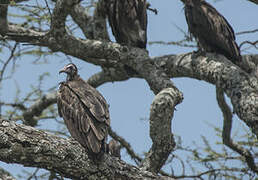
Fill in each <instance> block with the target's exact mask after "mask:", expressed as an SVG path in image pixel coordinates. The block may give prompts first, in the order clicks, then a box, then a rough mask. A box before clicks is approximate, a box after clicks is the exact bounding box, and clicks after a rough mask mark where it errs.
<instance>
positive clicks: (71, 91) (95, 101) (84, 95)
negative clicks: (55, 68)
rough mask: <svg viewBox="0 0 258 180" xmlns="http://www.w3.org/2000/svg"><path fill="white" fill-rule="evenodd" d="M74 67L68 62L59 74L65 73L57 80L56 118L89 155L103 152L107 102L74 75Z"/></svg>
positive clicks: (107, 112) (107, 115) (108, 122)
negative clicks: (60, 79) (60, 119)
mask: <svg viewBox="0 0 258 180" xmlns="http://www.w3.org/2000/svg"><path fill="white" fill-rule="evenodd" d="M77 72H78V71H77V67H76V66H75V65H74V64H72V63H70V64H68V65H66V66H65V67H64V68H63V69H62V70H61V71H59V73H66V74H67V78H66V81H65V82H62V83H60V87H59V91H58V96H57V106H58V113H59V115H60V117H63V119H64V122H65V124H66V126H67V128H68V130H69V132H70V134H71V136H72V137H73V138H74V139H75V140H77V141H78V142H79V143H80V144H81V145H82V146H83V147H84V148H86V149H87V151H88V152H89V153H90V154H91V155H98V154H103V153H104V152H105V151H106V139H107V133H108V126H109V125H110V118H109V111H108V105H107V103H106V100H105V99H104V97H103V96H102V95H101V94H100V93H99V92H98V91H97V90H96V89H95V88H93V87H92V86H90V85H89V84H88V83H87V82H85V81H84V80H83V79H81V78H80V76H79V75H78V74H77Z"/></svg>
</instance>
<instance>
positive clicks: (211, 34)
mask: <svg viewBox="0 0 258 180" xmlns="http://www.w3.org/2000/svg"><path fill="white" fill-rule="evenodd" d="M181 1H183V3H184V4H185V17H186V21H187V24H188V28H189V31H190V33H191V34H192V35H193V36H194V37H195V39H196V40H197V43H198V46H199V50H201V51H205V52H215V53H219V54H222V55H224V56H225V57H226V58H228V59H229V60H231V61H232V62H233V63H239V62H240V61H241V59H242V58H241V55H240V50H239V47H238V45H237V44H236V41H235V34H234V30H233V29H232V27H231V26H230V24H229V23H228V21H227V20H226V19H225V18H224V17H223V16H222V15H221V14H220V13H219V12H218V11H217V10H216V9H215V8H214V7H212V6H211V5H210V4H209V3H207V2H205V0H181Z"/></svg>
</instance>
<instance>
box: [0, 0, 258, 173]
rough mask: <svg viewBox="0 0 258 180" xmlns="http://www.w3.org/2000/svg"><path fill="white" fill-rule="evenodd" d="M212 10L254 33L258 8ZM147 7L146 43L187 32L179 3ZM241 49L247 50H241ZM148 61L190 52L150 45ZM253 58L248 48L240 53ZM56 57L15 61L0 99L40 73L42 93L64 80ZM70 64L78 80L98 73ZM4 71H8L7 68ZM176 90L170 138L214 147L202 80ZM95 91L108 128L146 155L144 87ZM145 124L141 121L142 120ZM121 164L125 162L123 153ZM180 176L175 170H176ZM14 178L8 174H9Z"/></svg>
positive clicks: (229, 2) (147, 94)
mask: <svg viewBox="0 0 258 180" xmlns="http://www.w3.org/2000/svg"><path fill="white" fill-rule="evenodd" d="M208 2H210V3H212V5H214V6H215V7H216V9H217V10H218V11H219V12H220V13H221V14H223V15H224V16H225V17H226V19H227V20H228V21H229V23H230V24H231V25H232V27H233V28H234V30H235V32H240V31H246V30H252V29H257V28H258V24H257V17H258V6H256V5H254V4H252V3H250V2H248V1H247V0H222V1H218V2H217V3H214V2H213V1H211V0H209V1H208ZM150 3H151V5H152V7H153V8H157V9H158V11H159V13H158V15H154V14H153V13H151V12H149V13H148V15H149V21H148V41H160V40H162V41H166V42H168V41H178V40H181V39H182V38H183V34H182V33H181V32H180V31H179V30H178V29H177V28H176V27H175V26H174V24H175V25H177V26H178V27H180V28H181V29H183V30H184V31H187V26H186V21H185V17H184V11H183V4H182V3H181V1H180V0H162V1H157V0H156V1H155V0H150ZM257 37H258V36H257V33H256V34H253V35H241V36H237V42H238V43H240V42H242V41H244V40H247V39H248V40H251V41H254V40H257V39H258V38H257ZM244 47H247V46H244ZM147 48H148V50H149V53H150V55H151V56H160V55H165V54H178V53H185V52H189V51H192V50H193V49H191V48H182V47H176V46H163V45H151V46H148V47H147ZM246 53H256V54H257V50H255V49H254V48H252V49H250V50H248V51H245V52H243V54H246ZM59 55H60V56H59V57H57V56H47V57H46V58H47V60H48V62H49V63H48V64H40V65H31V62H32V61H33V60H35V58H36V57H33V56H23V57H22V58H20V59H18V60H17V64H19V65H20V67H19V68H18V69H17V71H16V72H15V74H14V76H13V78H12V79H11V80H8V81H5V82H4V84H3V86H2V91H1V98H2V99H3V100H7V101H8V102H11V101H12V100H13V98H14V96H15V83H16V82H18V84H19V87H20V88H21V89H22V90H23V91H24V92H22V94H21V95H23V96H24V94H26V92H28V91H29V90H30V85H31V84H35V85H36V84H37V77H38V75H39V74H42V73H43V72H45V71H49V72H50V77H49V78H46V79H45V81H44V83H43V87H44V88H45V89H47V88H50V87H52V86H55V85H56V84H57V83H58V82H60V81H62V80H64V76H58V71H59V69H61V68H62V67H63V66H64V65H65V64H66V63H68V60H67V58H66V57H65V56H63V55H62V53H59ZM8 56H9V54H8V53H6V52H4V53H3V52H2V53H1V54H0V58H4V59H6V58H7V57H8ZM73 62H74V63H75V64H76V65H77V66H78V67H79V73H80V75H81V76H82V77H83V78H84V79H88V78H89V77H90V76H91V75H93V74H94V73H96V72H99V71H100V68H99V67H96V66H94V65H91V64H88V63H85V62H82V61H80V60H78V59H75V58H73ZM9 70H10V68H9ZM172 81H173V82H174V83H175V85H176V86H177V88H178V89H180V90H181V92H183V94H184V101H183V102H182V103H181V104H180V105H178V106H177V107H176V109H177V111H175V113H174V118H173V120H172V129H173V133H175V134H176V135H179V136H181V137H182V140H183V143H184V144H185V145H188V146H190V145H191V143H192V141H196V142H200V141H201V135H204V136H205V137H207V138H208V140H209V142H210V143H211V144H215V141H216V140H218V138H217V137H216V136H215V132H214V131H213V129H212V128H211V127H210V126H209V125H208V123H209V124H213V125H216V126H220V127H222V114H221V112H220V111H219V108H218V106H217V103H216V97H215V87H214V86H213V85H210V84H208V83H206V82H204V81H199V80H193V79H189V78H177V79H172ZM98 90H99V91H100V92H101V93H102V94H103V96H104V97H105V98H106V100H107V102H108V103H109V104H110V115H111V126H112V128H113V129H114V130H115V131H116V132H117V133H118V134H119V135H121V136H123V137H124V138H126V140H127V141H128V142H129V143H130V144H131V145H132V147H133V149H134V150H135V151H136V152H137V153H138V154H140V155H142V154H143V152H145V151H148V149H149V148H150V146H151V139H150V138H149V125H148V120H147V119H148V118H149V109H150V104H151V103H152V100H153V98H154V95H153V93H152V92H151V91H150V88H149V87H148V85H147V83H146V82H145V81H144V80H140V79H130V80H129V81H125V82H114V83H107V84H104V85H103V86H101V87H99V88H98ZM142 119H145V120H142ZM46 121H48V122H45V121H42V122H41V124H42V126H41V128H46V127H48V126H52V127H55V123H53V121H51V120H46ZM240 124H243V123H239V120H238V118H236V117H235V118H234V129H235V130H236V129H238V128H240V127H241V126H240ZM122 155H125V156H124V157H123V159H124V160H126V161H129V162H131V161H130V158H129V157H128V156H127V155H126V154H125V152H124V151H123V153H122ZM0 166H2V167H5V168H6V169H8V170H9V171H10V172H15V173H17V170H18V169H20V168H16V167H17V166H15V165H3V163H0ZM178 171H179V172H180V168H178ZM15 173H14V174H15Z"/></svg>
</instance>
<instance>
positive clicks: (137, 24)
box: [105, 0, 147, 48]
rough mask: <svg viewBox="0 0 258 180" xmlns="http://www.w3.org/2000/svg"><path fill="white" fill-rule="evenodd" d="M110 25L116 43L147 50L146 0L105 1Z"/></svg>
mask: <svg viewBox="0 0 258 180" xmlns="http://www.w3.org/2000/svg"><path fill="white" fill-rule="evenodd" d="M105 2H106V9H107V15H108V20H109V24H110V26H111V29H112V33H113V35H114V36H115V38H116V41H117V42H118V43H121V44H126V45H130V46H135V47H139V48H146V43H147V32H146V30H147V4H146V0H105Z"/></svg>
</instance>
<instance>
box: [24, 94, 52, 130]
mask: <svg viewBox="0 0 258 180" xmlns="http://www.w3.org/2000/svg"><path fill="white" fill-rule="evenodd" d="M56 96H57V94H56V92H54V93H49V94H47V95H44V96H43V97H42V98H41V99H39V100H38V101H36V102H35V103H34V104H33V105H32V106H31V107H29V108H27V109H26V110H25V111H24V112H23V114H22V115H23V117H24V124H26V125H30V126H35V125H37V120H36V119H35V118H34V116H39V115H40V114H41V113H42V112H43V111H44V110H45V109H46V108H47V107H49V106H50V105H52V104H54V103H56Z"/></svg>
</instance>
